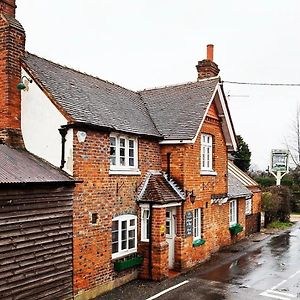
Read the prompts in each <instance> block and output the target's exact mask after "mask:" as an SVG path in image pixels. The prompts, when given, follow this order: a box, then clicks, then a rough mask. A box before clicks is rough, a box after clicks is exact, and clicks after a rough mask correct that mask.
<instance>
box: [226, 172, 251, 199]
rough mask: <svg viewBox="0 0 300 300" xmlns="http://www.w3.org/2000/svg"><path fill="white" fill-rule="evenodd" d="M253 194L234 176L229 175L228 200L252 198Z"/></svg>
mask: <svg viewBox="0 0 300 300" xmlns="http://www.w3.org/2000/svg"><path fill="white" fill-rule="evenodd" d="M250 196H252V192H251V191H250V190H248V189H247V187H246V186H245V185H243V184H242V182H241V181H239V180H238V179H237V178H236V177H235V176H234V175H233V174H231V173H230V172H229V173H228V198H230V199H232V198H241V197H250Z"/></svg>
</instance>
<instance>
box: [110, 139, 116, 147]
mask: <svg viewBox="0 0 300 300" xmlns="http://www.w3.org/2000/svg"><path fill="white" fill-rule="evenodd" d="M110 145H111V146H116V138H115V137H110Z"/></svg>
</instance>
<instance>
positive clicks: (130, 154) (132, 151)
mask: <svg viewBox="0 0 300 300" xmlns="http://www.w3.org/2000/svg"><path fill="white" fill-rule="evenodd" d="M133 156H134V150H133V149H129V157H133Z"/></svg>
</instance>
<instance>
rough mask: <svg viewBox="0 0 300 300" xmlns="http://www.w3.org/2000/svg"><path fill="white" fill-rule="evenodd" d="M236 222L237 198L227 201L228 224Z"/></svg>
mask: <svg viewBox="0 0 300 300" xmlns="http://www.w3.org/2000/svg"><path fill="white" fill-rule="evenodd" d="M236 223H237V200H231V201H230V202H229V225H230V226H232V225H235V224H236Z"/></svg>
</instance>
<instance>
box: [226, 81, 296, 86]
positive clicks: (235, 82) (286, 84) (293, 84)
mask: <svg viewBox="0 0 300 300" xmlns="http://www.w3.org/2000/svg"><path fill="white" fill-rule="evenodd" d="M222 83H231V84H242V85H261V86H298V87H300V83H262V82H240V81H229V80H223V81H222Z"/></svg>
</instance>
